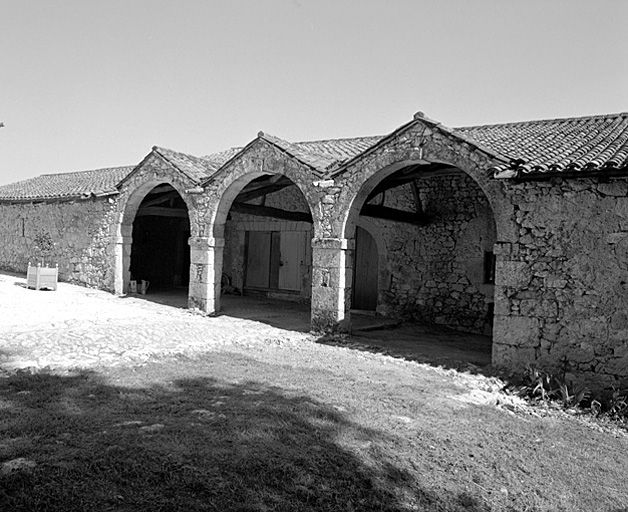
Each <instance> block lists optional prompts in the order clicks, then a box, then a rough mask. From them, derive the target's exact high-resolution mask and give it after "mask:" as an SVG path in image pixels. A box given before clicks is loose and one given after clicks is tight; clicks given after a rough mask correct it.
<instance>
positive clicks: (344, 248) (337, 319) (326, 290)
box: [311, 238, 354, 332]
mask: <svg viewBox="0 0 628 512" xmlns="http://www.w3.org/2000/svg"><path fill="white" fill-rule="evenodd" d="M353 251H354V241H353V240H347V239H345V238H314V239H313V240H312V324H311V329H312V331H315V332H349V331H350V329H351V317H350V312H349V300H350V298H351V283H352V278H351V276H352V264H353Z"/></svg>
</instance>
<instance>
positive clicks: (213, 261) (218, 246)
mask: <svg viewBox="0 0 628 512" xmlns="http://www.w3.org/2000/svg"><path fill="white" fill-rule="evenodd" d="M188 243H189V244H190V288H189V296H188V307H189V308H195V309H200V310H201V311H203V312H205V313H215V312H216V311H219V310H220V278H221V276H222V256H223V251H224V248H225V239H224V238H211V237H198V236H193V237H190V239H189V241H188Z"/></svg>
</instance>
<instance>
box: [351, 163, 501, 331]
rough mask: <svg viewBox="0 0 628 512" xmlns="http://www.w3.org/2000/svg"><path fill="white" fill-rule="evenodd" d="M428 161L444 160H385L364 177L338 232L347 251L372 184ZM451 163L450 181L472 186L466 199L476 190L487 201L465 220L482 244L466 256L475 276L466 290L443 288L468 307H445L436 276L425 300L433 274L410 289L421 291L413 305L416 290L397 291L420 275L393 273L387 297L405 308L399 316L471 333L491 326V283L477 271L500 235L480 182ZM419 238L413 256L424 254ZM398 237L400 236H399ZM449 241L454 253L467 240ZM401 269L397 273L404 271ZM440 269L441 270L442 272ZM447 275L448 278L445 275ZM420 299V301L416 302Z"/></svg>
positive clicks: (456, 259) (456, 260)
mask: <svg viewBox="0 0 628 512" xmlns="http://www.w3.org/2000/svg"><path fill="white" fill-rule="evenodd" d="M432 163H438V164H444V162H429V163H428V162H426V161H425V160H424V159H421V160H403V161H399V162H395V163H393V164H389V165H388V166H386V167H385V168H384V169H382V170H381V171H380V172H379V173H374V174H372V175H371V176H370V177H369V178H368V179H367V180H365V182H364V183H363V184H362V187H361V188H360V189H359V190H358V191H357V193H356V194H355V197H354V200H353V202H352V203H351V206H350V207H349V209H348V211H347V212H346V222H345V226H344V230H343V232H342V234H343V238H345V239H347V241H348V243H347V247H348V248H349V252H350V253H351V248H353V247H354V245H353V243H352V241H353V238H354V236H355V235H354V233H355V226H356V225H359V224H360V223H363V222H364V221H363V220H361V217H360V211H361V209H362V207H363V205H364V204H365V202H366V200H367V198H368V197H369V194H371V192H373V191H374V190H375V188H376V186H377V185H378V184H380V183H382V182H384V180H385V179H386V178H388V177H393V175H395V173H398V171H399V172H400V171H402V170H404V169H407V168H411V166H417V165H419V166H429V165H430V164H432ZM451 167H452V168H453V169H455V172H456V173H458V174H457V177H456V178H452V179H456V180H460V182H461V183H465V182H466V183H467V185H466V186H465V187H472V188H471V189H470V192H469V194H470V197H476V194H480V195H481V196H482V197H483V198H484V199H485V200H486V201H485V202H481V204H480V205H478V207H477V208H476V214H477V219H476V220H474V221H473V222H471V223H469V224H467V225H468V226H469V227H471V226H474V227H475V228H477V232H478V233H481V236H480V242H477V241H476V244H475V245H476V246H477V247H476V250H475V251H474V252H473V256H470V258H473V261H472V265H471V264H469V266H468V268H466V271H468V272H471V273H472V275H473V276H474V279H473V281H472V282H471V283H469V282H468V281H467V284H465V285H464V290H463V289H462V288H463V286H462V285H460V284H456V285H453V284H448V285H447V290H446V294H447V295H449V294H450V293H451V295H452V296H453V295H456V296H461V297H462V299H461V300H460V303H461V304H462V303H464V304H470V306H467V309H460V308H458V307H457V306H456V305H453V304H451V305H444V306H443V305H442V303H443V302H445V301H448V300H450V299H449V298H448V297H447V298H445V297H443V295H444V294H445V290H444V289H442V286H443V284H444V282H445V281H438V278H436V281H435V284H433V285H432V286H433V288H432V292H431V295H430V296H429V297H427V298H426V297H425V295H426V293H427V292H426V291H424V290H425V289H426V288H427V286H424V283H425V282H428V283H429V282H432V281H433V279H434V278H432V279H429V280H427V279H426V281H424V282H423V283H421V285H419V288H414V289H413V290H419V289H421V290H422V291H421V293H417V294H416V300H417V303H416V305H413V302H412V301H413V300H415V297H413V295H414V293H415V292H414V291H412V292H410V291H408V292H406V293H408V294H409V296H408V297H407V298H404V297H403V292H400V291H399V290H400V288H402V287H404V286H405V287H408V286H410V282H412V280H413V279H418V277H412V278H411V277H410V275H411V274H410V273H409V274H410V275H405V274H403V273H402V274H400V275H399V276H394V275H393V274H392V273H391V281H390V288H389V290H390V293H389V295H390V296H391V300H392V301H393V303H396V307H397V308H399V307H402V306H403V307H402V309H401V310H398V311H397V313H399V314H402V315H407V314H411V315H412V318H414V315H418V317H417V319H419V318H420V319H422V320H423V321H435V322H436V323H445V324H446V325H449V326H451V327H459V328H461V329H462V330H472V331H473V332H483V330H485V329H489V332H490V325H492V316H493V313H492V306H491V304H493V303H494V287H493V286H489V285H486V286H485V284H486V282H485V281H484V280H483V279H484V276H483V273H482V270H481V269H482V265H483V264H484V262H483V260H482V259H481V258H482V257H484V258H485V257H486V256H487V253H488V254H490V252H492V250H493V247H494V244H495V243H496V242H497V241H498V240H499V238H498V236H499V235H498V234H497V233H498V231H497V226H496V223H495V215H494V213H493V211H492V208H491V204H490V201H489V198H488V197H487V195H486V193H485V192H484V190H483V189H482V187H481V186H480V185H479V183H478V180H476V179H473V176H471V175H470V174H469V173H468V172H464V171H463V170H462V169H459V168H455V167H453V166H451ZM398 175H399V173H398V174H397V175H395V177H396V176H398ZM435 176H438V174H436V175H435ZM468 178H471V179H470V180H469V179H468ZM429 180H430V179H429V178H427V181H426V183H427V182H429ZM465 180H466V181H465ZM471 184H472V185H471ZM449 193H450V194H452V195H453V194H454V192H452V191H449ZM470 202H473V200H470ZM480 226H482V228H481V229H480ZM423 229H426V230H427V229H428V228H423ZM456 229H459V228H456ZM458 232H460V231H458ZM423 233H425V234H426V236H427V231H423ZM421 238H422V237H420V238H417V239H415V240H414V241H413V243H414V250H415V252H414V253H412V254H414V256H413V258H416V257H418V256H417V254H419V253H422V252H423V251H424V250H425V249H424V245H423V244H424V241H423V240H422V239H421ZM400 240H403V237H402V238H401V239H400ZM396 243H399V244H400V245H401V244H402V242H396ZM403 243H405V244H406V245H407V243H408V240H406V241H405V242H403ZM410 243H412V240H410ZM453 243H454V247H456V249H452V251H454V250H455V251H456V253H458V252H460V249H458V248H457V247H461V246H462V245H464V244H469V242H468V241H467V240H464V241H463V239H462V238H461V239H454V242H453ZM417 244H418V245H417ZM429 244H431V245H432V246H433V242H432V241H431V242H429ZM405 247H406V246H405V245H404V249H403V250H402V251H401V252H403V251H406V248H405ZM417 248H418V251H419V252H418V253H417V252H416V251H417ZM428 252H429V251H428ZM444 252H445V253H447V254H446V255H445V256H444V257H443V260H445V261H447V264H450V265H452V266H453V267H456V266H459V265H460V262H459V259H460V256H459V255H458V256H454V252H450V251H448V250H446V251H444ZM476 253H477V254H476ZM431 257H432V258H434V256H431ZM448 258H452V261H449V260H448ZM347 259H348V261H354V258H351V257H349V258H347ZM445 261H443V267H445ZM415 264H416V265H419V264H418V263H415V261H414V260H411V261H408V262H407V265H406V267H412V266H413V265H415ZM396 265H397V267H399V269H400V268H402V267H403V266H404V265H399V264H396ZM419 266H420V265H419ZM417 268H418V267H417ZM347 269H348V270H353V269H352V268H351V265H347ZM399 269H398V271H397V272H402V271H401V270H399ZM423 272H426V273H425V274H424V275H432V276H433V275H437V274H434V273H432V274H430V273H429V272H427V270H423ZM441 272H445V270H443V271H441ZM448 272H451V274H450V275H458V276H459V277H458V279H460V280H461V281H462V280H465V281H466V280H467V276H466V275H464V276H463V275H462V274H463V272H462V271H461V270H460V269H458V270H456V271H454V270H452V271H448ZM415 275H418V274H416V273H415ZM447 277H449V275H448V276H447ZM443 278H444V277H443ZM481 279H482V280H481ZM395 281H396V282H395ZM419 281H420V279H419ZM347 284H348V283H347ZM437 287H438V288H439V289H438V290H437ZM450 288H451V289H450ZM472 289H473V290H475V291H474V292H473V293H471V292H470V290H472ZM452 290H453V291H452ZM346 297H347V303H348V305H347V306H346V312H345V314H346V315H347V316H349V315H350V309H351V307H350V305H349V304H350V297H351V294H349V293H347V294H346ZM392 297H395V298H394V299H392ZM404 301H405V302H404ZM418 301H421V302H420V303H419V302H418ZM434 304H436V305H439V304H440V306H438V307H436V306H435V305H434ZM392 309H393V310H394V309H395V307H394V306H393V307H392ZM404 310H405V311H404ZM453 310H455V311H457V312H459V314H458V315H455V314H453V313H452V311H453ZM412 311H416V312H413V313H411V312H412ZM483 311H484V313H483ZM484 315H486V316H484ZM458 318H459V319H458ZM456 322H459V323H458V324H457V323H456Z"/></svg>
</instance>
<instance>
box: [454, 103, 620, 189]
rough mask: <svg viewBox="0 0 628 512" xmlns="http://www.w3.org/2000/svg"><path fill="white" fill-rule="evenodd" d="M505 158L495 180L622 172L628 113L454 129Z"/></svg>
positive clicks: (497, 167)
mask: <svg viewBox="0 0 628 512" xmlns="http://www.w3.org/2000/svg"><path fill="white" fill-rule="evenodd" d="M454 133H455V134H460V135H462V136H463V137H466V138H468V139H471V140H474V141H477V142H479V143H480V144H482V145H483V146H485V147H487V148H489V149H492V150H493V151H495V152H497V153H499V154H501V155H503V156H504V157H507V158H508V159H510V163H509V164H504V165H497V166H495V167H494V168H492V169H491V170H492V171H493V172H494V173H495V176H496V177H502V178H510V177H515V176H526V175H528V176H532V175H541V174H548V173H552V174H553V173H558V174H561V173H570V174H571V173H576V174H577V173H589V172H600V171H612V170H619V169H625V168H626V167H628V113H621V114H611V115H603V116H591V117H576V118H568V119H552V120H543V121H527V122H519V123H506V124H495V125H487V126H471V127H465V128H455V129H454Z"/></svg>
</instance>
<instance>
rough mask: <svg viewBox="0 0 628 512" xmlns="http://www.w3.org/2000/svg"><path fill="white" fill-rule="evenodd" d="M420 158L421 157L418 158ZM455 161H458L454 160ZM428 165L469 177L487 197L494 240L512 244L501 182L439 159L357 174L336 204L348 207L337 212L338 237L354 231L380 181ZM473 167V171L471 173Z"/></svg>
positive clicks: (399, 163)
mask: <svg viewBox="0 0 628 512" xmlns="http://www.w3.org/2000/svg"><path fill="white" fill-rule="evenodd" d="M421 156H422V155H421ZM390 159H391V156H390V155H389V154H387V155H386V156H385V160H387V161H390ZM457 160H458V159H457ZM430 164H445V165H449V164H451V165H452V167H455V168H457V169H459V170H460V171H462V172H464V173H465V174H466V175H467V176H468V177H469V178H471V179H472V180H473V181H474V182H475V183H476V185H477V186H478V187H479V189H480V190H481V191H482V193H483V194H484V196H485V197H486V199H487V201H488V203H489V205H490V208H491V211H492V213H493V218H494V219H495V224H496V229H497V240H498V241H499V242H512V241H515V240H516V233H515V229H516V224H515V223H514V221H513V219H512V213H513V209H512V204H511V203H510V202H509V201H508V200H507V198H506V196H505V194H504V192H503V191H502V185H501V183H498V182H497V180H489V179H485V178H484V176H481V174H480V173H478V172H477V165H475V164H473V163H472V165H469V166H468V167H467V168H465V167H460V166H459V165H457V164H455V163H452V162H449V161H446V160H442V159H429V160H427V159H424V158H417V157H415V158H402V159H399V160H396V161H393V162H392V163H386V164H385V165H383V167H381V168H379V170H377V165H376V164H375V165H371V166H369V171H370V172H364V173H362V174H360V179H359V180H356V181H352V182H351V184H350V186H349V187H343V189H342V192H341V195H340V198H339V200H338V203H339V204H342V205H348V207H347V208H345V209H343V210H340V211H338V212H337V213H338V217H337V218H338V221H337V224H336V226H335V228H336V230H337V232H338V234H339V235H340V237H341V238H349V237H348V236H347V235H348V234H350V233H352V232H353V231H354V230H355V225H356V224H355V223H356V220H357V218H358V217H359V214H360V209H361V208H362V206H363V205H364V202H365V200H366V198H367V197H368V196H369V194H370V193H371V192H372V191H373V190H374V189H375V187H376V186H377V185H378V184H379V183H381V182H382V181H383V180H385V179H386V178H388V177H389V176H391V175H392V174H394V173H395V172H397V171H399V170H401V169H403V168H406V167H409V166H412V165H430ZM469 167H470V168H473V169H474V171H470V170H469Z"/></svg>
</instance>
